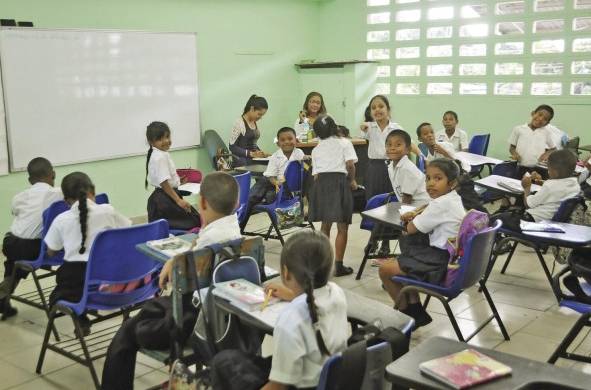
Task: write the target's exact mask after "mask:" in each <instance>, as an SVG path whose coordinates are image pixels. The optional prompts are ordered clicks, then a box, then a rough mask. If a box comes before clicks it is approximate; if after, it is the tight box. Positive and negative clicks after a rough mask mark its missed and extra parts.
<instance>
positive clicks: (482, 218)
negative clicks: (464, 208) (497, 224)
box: [443, 210, 489, 288]
mask: <svg viewBox="0 0 591 390" xmlns="http://www.w3.org/2000/svg"><path fill="white" fill-rule="evenodd" d="M488 224H489V219H488V214H486V213H483V212H481V211H478V210H469V211H468V212H467V213H466V215H465V216H464V218H463V219H462V223H461V224H460V229H459V230H458V235H457V236H456V237H453V238H450V239H448V240H447V245H446V246H447V251H448V252H449V263H448V265H447V274H446V275H445V280H444V281H443V285H444V286H445V287H448V288H449V287H451V286H452V285H453V283H454V281H455V280H456V278H457V277H458V271H459V269H460V264H459V259H461V258H462V256H464V248H465V247H466V245H467V243H468V240H470V239H471V238H472V237H473V236H474V235H475V234H477V233H480V232H481V231H482V230H484V229H486V228H487V227H488Z"/></svg>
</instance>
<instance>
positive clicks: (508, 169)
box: [491, 161, 517, 177]
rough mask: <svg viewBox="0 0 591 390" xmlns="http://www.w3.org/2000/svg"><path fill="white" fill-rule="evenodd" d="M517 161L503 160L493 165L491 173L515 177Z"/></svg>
mask: <svg viewBox="0 0 591 390" xmlns="http://www.w3.org/2000/svg"><path fill="white" fill-rule="evenodd" d="M516 170H517V161H503V162H502V163H500V164H497V165H495V166H494V167H493V169H492V172H491V175H497V176H505V177H515V172H516Z"/></svg>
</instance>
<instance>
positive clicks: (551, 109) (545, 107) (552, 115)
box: [534, 104, 554, 123]
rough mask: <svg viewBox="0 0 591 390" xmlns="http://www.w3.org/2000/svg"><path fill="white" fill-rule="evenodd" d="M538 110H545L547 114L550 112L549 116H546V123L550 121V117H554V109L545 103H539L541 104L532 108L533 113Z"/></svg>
mask: <svg viewBox="0 0 591 390" xmlns="http://www.w3.org/2000/svg"><path fill="white" fill-rule="evenodd" d="M538 111H546V112H547V113H548V114H550V118H548V123H550V121H551V120H552V118H554V109H553V108H552V107H550V106H549V105H547V104H541V105H539V106H537V107H536V109H535V110H534V113H536V112H538Z"/></svg>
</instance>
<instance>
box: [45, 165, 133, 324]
mask: <svg viewBox="0 0 591 390" xmlns="http://www.w3.org/2000/svg"><path fill="white" fill-rule="evenodd" d="M61 187H62V192H63V193H64V200H65V201H66V202H67V203H68V204H69V205H70V206H71V208H70V210H68V211H65V212H63V213H62V214H60V215H58V216H57V217H55V219H54V220H53V222H52V224H51V226H50V227H49V230H48V231H47V234H46V235H45V238H44V241H45V244H46V245H47V254H48V255H49V256H54V255H55V254H56V253H57V252H58V251H60V250H62V249H63V250H64V264H63V265H62V266H60V268H59V269H58V270H57V274H56V286H55V289H54V290H53V291H52V292H51V295H50V296H49V304H50V305H54V304H55V303H56V302H57V301H58V300H61V299H63V300H67V301H71V302H78V301H80V299H81V297H82V290H83V288H84V279H85V276H86V263H87V262H88V255H89V253H90V248H91V246H92V243H93V241H94V239H95V237H96V235H97V234H98V233H99V232H100V231H103V230H106V229H112V228H118V227H125V226H130V225H131V220H129V219H128V218H126V217H124V216H122V215H120V214H118V213H117V212H116V211H115V209H114V208H113V206H111V205H109V204H101V205H97V204H96V203H94V184H92V181H91V180H90V178H89V177H88V176H87V175H86V174H85V173H82V172H73V173H70V174H69V175H67V176H66V177H64V179H63V180H62V185H61ZM80 319H81V324H82V327H83V330H84V331H85V332H89V331H90V324H89V323H88V318H87V317H86V316H85V315H83V316H81V318H80Z"/></svg>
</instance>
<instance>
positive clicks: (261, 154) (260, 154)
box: [250, 150, 265, 158]
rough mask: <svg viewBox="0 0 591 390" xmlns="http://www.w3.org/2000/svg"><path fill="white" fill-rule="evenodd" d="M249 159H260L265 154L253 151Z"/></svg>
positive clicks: (260, 151)
mask: <svg viewBox="0 0 591 390" xmlns="http://www.w3.org/2000/svg"><path fill="white" fill-rule="evenodd" d="M250 157H252V158H262V157H265V152H263V151H262V150H253V151H251V152H250Z"/></svg>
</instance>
